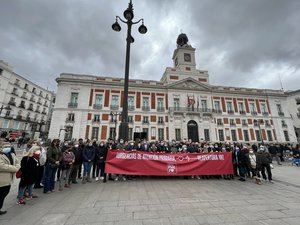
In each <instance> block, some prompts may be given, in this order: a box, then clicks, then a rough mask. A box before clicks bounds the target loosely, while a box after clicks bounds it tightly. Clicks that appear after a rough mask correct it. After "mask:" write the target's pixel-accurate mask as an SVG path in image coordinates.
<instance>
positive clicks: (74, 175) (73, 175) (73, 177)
mask: <svg viewBox="0 0 300 225" xmlns="http://www.w3.org/2000/svg"><path fill="white" fill-rule="evenodd" d="M78 168H79V164H74V165H73V169H72V172H71V175H70V179H71V181H72V182H76V179H77V174H78Z"/></svg>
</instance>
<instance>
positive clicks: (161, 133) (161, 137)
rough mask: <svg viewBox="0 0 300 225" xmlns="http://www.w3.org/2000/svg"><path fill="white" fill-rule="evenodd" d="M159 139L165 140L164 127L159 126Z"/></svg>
mask: <svg viewBox="0 0 300 225" xmlns="http://www.w3.org/2000/svg"><path fill="white" fill-rule="evenodd" d="M158 140H160V141H161V140H164V129H163V128H158Z"/></svg>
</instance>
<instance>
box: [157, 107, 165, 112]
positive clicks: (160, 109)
mask: <svg viewBox="0 0 300 225" xmlns="http://www.w3.org/2000/svg"><path fill="white" fill-rule="evenodd" d="M163 111H165V108H164V107H158V108H157V112H163Z"/></svg>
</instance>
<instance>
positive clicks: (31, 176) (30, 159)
mask: <svg viewBox="0 0 300 225" xmlns="http://www.w3.org/2000/svg"><path fill="white" fill-rule="evenodd" d="M40 154H41V151H40V147H39V146H37V145H33V146H32V147H31V148H30V150H29V151H28V153H27V155H26V156H24V157H23V158H22V160H21V169H20V171H21V180H20V183H19V191H18V197H17V200H18V201H17V204H19V205H25V199H24V192H25V190H27V191H28V198H37V196H36V195H33V185H34V183H35V182H36V180H37V179H38V175H39V171H38V167H39V158H40Z"/></svg>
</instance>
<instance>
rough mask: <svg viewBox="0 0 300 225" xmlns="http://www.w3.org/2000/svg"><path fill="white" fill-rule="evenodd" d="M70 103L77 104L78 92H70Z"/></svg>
mask: <svg viewBox="0 0 300 225" xmlns="http://www.w3.org/2000/svg"><path fill="white" fill-rule="evenodd" d="M70 102H71V103H73V104H77V103H78V93H75V92H72V93H71V100H70Z"/></svg>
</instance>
